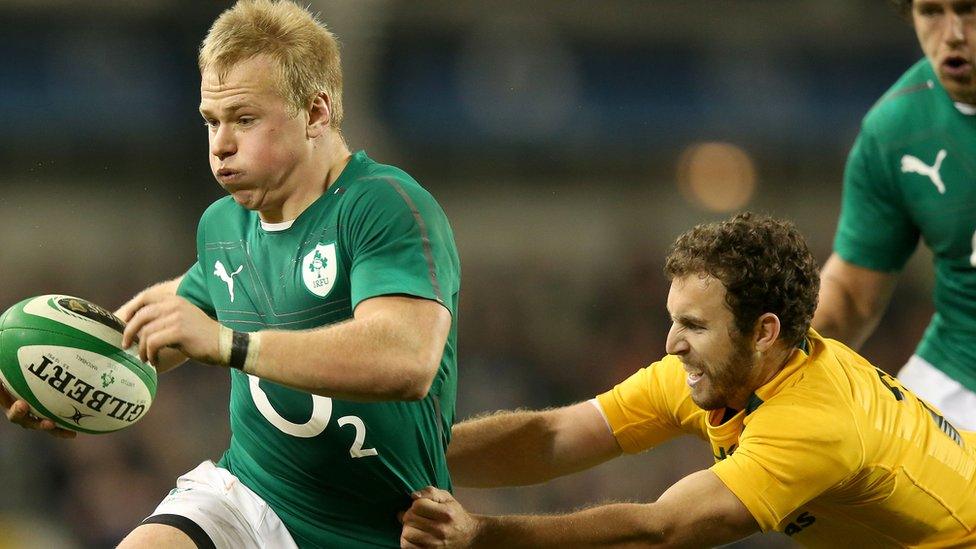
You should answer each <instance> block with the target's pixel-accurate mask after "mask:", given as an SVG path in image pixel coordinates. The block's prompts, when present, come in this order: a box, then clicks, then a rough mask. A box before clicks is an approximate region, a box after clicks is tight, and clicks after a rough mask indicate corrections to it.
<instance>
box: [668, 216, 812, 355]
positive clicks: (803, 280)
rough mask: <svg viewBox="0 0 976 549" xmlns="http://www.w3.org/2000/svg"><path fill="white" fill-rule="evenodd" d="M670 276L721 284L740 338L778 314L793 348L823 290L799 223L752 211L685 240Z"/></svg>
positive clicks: (674, 250)
mask: <svg viewBox="0 0 976 549" xmlns="http://www.w3.org/2000/svg"><path fill="white" fill-rule="evenodd" d="M664 274H665V275H666V276H667V277H668V279H669V280H673V279H675V278H678V277H683V276H687V275H691V274H708V275H710V276H712V277H714V278H716V279H718V280H721V281H722V284H724V285H725V289H726V291H727V292H728V293H727V294H726V296H725V302H726V304H727V305H728V307H729V310H730V311H732V315H733V317H734V318H735V325H736V328H737V329H738V331H739V332H740V333H742V334H749V333H751V332H752V330H753V329H754V327H755V323H756V320H757V319H759V317H760V316H761V315H763V314H765V313H773V314H775V315H776V316H777V317H779V320H780V325H781V328H780V338H781V339H783V341H785V342H786V343H787V344H789V345H798V344H799V343H800V341H802V340H803V337H804V336H805V335H806V333H807V330H808V329H809V327H810V322H811V321H812V319H813V312H814V311H815V310H816V308H817V295H818V293H819V290H820V274H819V270H818V268H817V262H816V261H815V260H814V258H813V254H811V253H810V248H808V247H807V243H806V241H805V240H804V239H803V236H801V235H800V233H799V231H797V229H796V227H795V226H794V225H793V223H790V222H789V221H783V220H779V219H774V218H772V217H769V216H765V215H758V214H754V213H749V212H746V213H741V214H738V215H736V216H734V217H732V218H731V219H729V220H727V221H723V222H721V223H708V224H701V225H698V226H696V227H695V228H693V229H691V230H690V231H688V232H686V233H684V234H683V235H681V236H679V237H678V239H677V240H676V241H675V243H674V244H673V245H672V246H671V251H670V252H669V253H668V258H667V262H666V263H665V266H664Z"/></svg>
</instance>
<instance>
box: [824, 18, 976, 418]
mask: <svg viewBox="0 0 976 549" xmlns="http://www.w3.org/2000/svg"><path fill="white" fill-rule="evenodd" d="M895 3H896V4H897V5H898V7H899V9H900V10H901V11H902V12H903V13H904V14H906V15H908V16H909V17H910V19H911V21H912V24H913V26H914V28H915V33H916V35H917V36H918V42H919V44H920V45H921V47H922V51H923V52H924V53H925V58H924V59H922V60H921V61H919V62H918V63H916V64H915V65H914V66H912V67H911V68H910V69H909V70H908V71H907V72H906V73H905V74H904V75H903V76H902V77H901V78H900V79H899V80H898V81H897V82H896V83H895V84H894V85H893V86H892V87H891V89H889V90H888V91H887V92H886V93H885V94H884V95H883V96H882V97H881V99H879V100H878V102H877V103H876V104H875V106H874V107H872V109H871V110H870V112H868V114H867V116H865V118H864V122H863V124H862V127H861V133H860V135H859V136H858V138H857V141H856V142H855V143H854V147H853V149H851V151H850V155H849V157H848V161H847V169H846V171H845V174H844V193H843V205H842V209H841V215H840V221H839V222H838V226H837V233H836V236H835V240H834V253H833V254H832V255H831V256H830V258H829V259H828V260H827V262H826V264H825V265H824V268H823V273H822V280H823V282H822V284H821V292H820V305H819V307H818V309H817V314H816V316H815V317H814V321H813V326H814V328H816V329H818V330H820V331H821V333H823V335H825V336H828V337H835V338H838V339H840V340H842V341H844V342H847V343H848V344H849V345H851V346H852V347H854V348H858V347H860V346H861V345H862V344H863V343H864V341H865V340H866V339H867V338H868V336H870V335H871V333H872V332H873V331H874V329H875V327H876V326H877V324H878V321H879V320H880V318H881V315H882V314H883V313H884V311H885V308H886V307H887V305H888V302H889V300H890V298H891V295H892V292H893V290H894V286H895V282H896V280H897V278H898V273H899V272H900V271H901V270H902V268H903V267H904V266H905V263H906V261H907V260H908V258H909V256H911V255H912V252H913V251H914V250H915V247H916V245H917V244H918V241H919V239H920V238H921V239H922V240H924V242H925V245H926V246H928V248H929V249H930V250H931V251H932V254H933V256H934V265H935V291H934V302H935V314H934V315H933V316H932V319H931V322H930V323H929V326H928V329H927V330H926V331H925V335H924V336H923V337H922V340H921V341H920V342H919V343H918V347H917V348H916V350H915V354H914V355H913V356H912V357H911V358H910V359H909V360H908V363H907V364H905V366H904V367H903V368H902V369H901V371H900V372H899V373H898V378H899V379H900V380H901V381H902V383H904V384H905V385H906V386H907V387H909V388H911V389H912V390H913V391H915V393H916V394H918V395H919V396H920V397H922V398H923V399H925V400H928V401H929V402H930V403H932V404H934V405H935V406H936V407H938V408H939V409H941V410H942V412H943V413H944V414H945V416H946V417H947V418H949V419H950V420H951V421H952V422H953V423H954V424H955V425H956V426H957V427H960V428H963V429H976V2H973V1H968V0H963V1H959V0H917V1H914V2H913V1H912V0H900V1H896V2H895Z"/></svg>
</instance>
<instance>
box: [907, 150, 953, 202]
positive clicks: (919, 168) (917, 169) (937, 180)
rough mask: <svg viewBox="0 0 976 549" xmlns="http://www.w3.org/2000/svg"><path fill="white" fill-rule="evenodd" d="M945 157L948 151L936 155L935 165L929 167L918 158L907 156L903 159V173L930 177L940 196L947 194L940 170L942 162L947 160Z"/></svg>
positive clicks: (941, 151)
mask: <svg viewBox="0 0 976 549" xmlns="http://www.w3.org/2000/svg"><path fill="white" fill-rule="evenodd" d="M945 157H946V150H945V149H942V150H940V151H939V154H937V155H935V164H933V165H931V166H929V165H928V164H926V163H925V162H922V161H921V160H919V159H918V158H915V157H914V156H912V155H910V154H906V155H905V156H903V157H901V171H902V172H903V173H917V174H918V175H924V176H925V177H928V178H929V179H931V180H932V184H933V185H935V188H936V189H937V190H938V191H939V194H945V183H943V182H942V175H941V174H939V168H941V167H942V161H943V160H945Z"/></svg>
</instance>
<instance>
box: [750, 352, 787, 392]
mask: <svg viewBox="0 0 976 549" xmlns="http://www.w3.org/2000/svg"><path fill="white" fill-rule="evenodd" d="M792 355H793V348H792V347H791V348H787V347H786V346H785V345H783V344H782V343H781V342H777V343H776V344H775V345H773V347H772V348H770V349H769V350H768V351H767V352H765V353H762V355H761V356H760V358H759V368H758V369H757V373H758V375H757V376H756V383H755V387H754V388H753V391H755V390H756V389H758V388H760V387H762V386H763V385H765V384H767V383H769V382H770V381H772V379H773V378H774V377H776V375H777V374H779V373H780V372H781V371H782V370H783V368H784V367H785V366H786V363H787V362H789V360H790V356H792Z"/></svg>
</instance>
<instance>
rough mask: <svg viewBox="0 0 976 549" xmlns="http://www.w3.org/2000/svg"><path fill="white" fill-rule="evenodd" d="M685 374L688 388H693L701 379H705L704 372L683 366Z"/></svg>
mask: <svg viewBox="0 0 976 549" xmlns="http://www.w3.org/2000/svg"><path fill="white" fill-rule="evenodd" d="M685 373H686V374H687V382H688V386H689V387H694V386H695V384H696V383H698V382H699V381H701V378H703V377H705V371H704V370H698V369H695V368H691V367H689V366H688V365H687V364H686V365H685Z"/></svg>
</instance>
